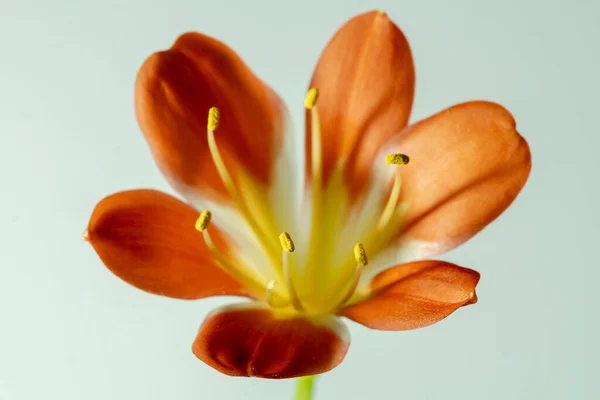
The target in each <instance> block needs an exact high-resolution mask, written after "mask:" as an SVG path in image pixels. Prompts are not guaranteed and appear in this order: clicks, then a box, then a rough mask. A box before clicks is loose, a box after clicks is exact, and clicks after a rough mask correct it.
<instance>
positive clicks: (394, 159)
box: [385, 153, 410, 165]
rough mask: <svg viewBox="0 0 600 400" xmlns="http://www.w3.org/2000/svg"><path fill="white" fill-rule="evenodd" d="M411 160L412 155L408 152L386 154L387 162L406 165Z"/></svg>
mask: <svg viewBox="0 0 600 400" xmlns="http://www.w3.org/2000/svg"><path fill="white" fill-rule="evenodd" d="M409 161H410V157H408V156H407V155H406V154H400V153H397V154H390V155H387V156H385V162H386V163H388V164H396V165H406V164H408V162H409Z"/></svg>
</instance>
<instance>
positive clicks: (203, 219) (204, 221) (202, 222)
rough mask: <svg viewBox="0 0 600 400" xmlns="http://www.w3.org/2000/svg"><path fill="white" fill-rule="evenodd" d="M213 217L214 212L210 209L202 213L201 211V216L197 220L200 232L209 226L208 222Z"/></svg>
mask: <svg viewBox="0 0 600 400" xmlns="http://www.w3.org/2000/svg"><path fill="white" fill-rule="evenodd" d="M211 218H212V214H211V212H210V211H208V210H204V211H202V213H200V217H199V218H198V220H197V221H196V229H197V230H199V231H200V232H204V230H205V229H206V228H207V227H208V224H210V219H211Z"/></svg>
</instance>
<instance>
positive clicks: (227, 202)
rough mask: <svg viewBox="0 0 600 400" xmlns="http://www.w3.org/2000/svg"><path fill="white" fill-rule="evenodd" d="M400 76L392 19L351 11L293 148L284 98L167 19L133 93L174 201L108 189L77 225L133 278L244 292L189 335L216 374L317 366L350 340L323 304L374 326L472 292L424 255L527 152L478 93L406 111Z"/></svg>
mask: <svg viewBox="0 0 600 400" xmlns="http://www.w3.org/2000/svg"><path fill="white" fill-rule="evenodd" d="M414 81H415V77H414V66H413V61H412V55H411V52H410V48H409V45H408V42H407V41H406V38H405V37H404V35H403V34H402V32H401V31H400V30H399V29H398V27H397V26H396V25H395V24H394V23H393V22H392V21H391V20H390V19H389V18H388V17H387V16H386V15H385V14H384V13H381V12H378V11H377V12H369V13H366V14H362V15H359V16H357V17H354V18H352V19H351V20H349V21H348V22H347V23H346V24H345V25H344V26H343V27H342V28H341V29H340V30H339V31H338V32H337V33H336V34H335V36H334V37H333V38H332V40H331V41H330V42H329V44H328V45H327V47H326V48H325V50H324V52H323V54H322V55H321V58H320V60H319V62H318V64H317V67H316V69H315V72H314V75H313V78H312V81H311V83H310V86H309V90H308V92H307V95H306V98H305V102H304V106H305V109H306V131H305V135H304V136H305V141H304V147H305V149H304V152H302V151H301V150H302V149H298V148H296V147H295V143H296V141H295V140H294V137H293V135H294V133H293V130H292V129H291V124H290V121H289V117H288V114H287V109H286V107H285V105H284V104H283V102H282V101H281V100H280V99H279V97H278V96H277V95H276V94H275V93H274V92H273V91H272V90H271V89H270V88H269V87H268V86H266V85H265V84H264V83H263V82H262V81H261V80H260V79H258V78H257V77H256V76H255V75H254V74H253V73H252V72H251V71H250V70H249V69H248V67H247V66H246V65H245V64H244V63H243V62H242V61H241V59H240V58H239V57H238V56H237V54H236V53H235V52H233V51H232V50H231V49H230V48H228V47H227V46H225V45H224V44H223V43H221V42H219V41H217V40H215V39H213V38H210V37H208V36H204V35H201V34H198V33H187V34H184V35H182V36H181V37H179V38H178V39H177V41H176V42H175V43H174V44H173V46H172V47H171V48H170V49H169V50H167V51H162V52H158V53H155V54H153V55H152V56H150V57H149V58H148V60H146V62H145V63H144V65H143V66H142V68H141V70H140V71H139V74H138V78H137V82H136V91H135V99H136V114H137V118H138V122H139V125H140V127H141V129H142V132H143V133H144V135H145V137H146V139H147V141H148V145H149V146H150V149H151V151H152V154H153V156H154V159H155V160H156V163H157V164H158V166H159V168H160V169H161V171H162V172H163V174H164V175H165V177H166V178H167V179H168V181H169V183H170V184H171V185H172V186H173V188H174V189H175V190H177V191H178V192H179V193H180V194H181V195H182V196H183V197H184V198H185V199H186V200H187V201H188V203H189V204H186V203H184V202H182V201H180V200H178V199H176V198H174V197H172V196H169V195H167V194H164V193H161V192H158V191H154V190H132V191H127V192H121V193H116V194H113V195H111V196H109V197H107V198H105V199H103V200H102V201H100V203H99V204H98V205H97V206H96V208H95V210H94V212H93V214H92V217H91V219H90V222H89V225H88V229H87V231H86V235H85V237H86V240H88V241H89V242H90V243H91V244H92V245H93V247H94V249H95V250H96V252H97V253H98V255H99V256H100V258H101V259H102V261H103V262H104V263H105V265H106V266H107V267H108V268H109V269H110V270H111V271H112V272H114V273H115V274H116V275H117V276H119V277H120V278H122V279H123V280H125V281H126V282H128V283H130V284H132V285H134V286H136V287H138V288H140V289H142V290H145V291H147V292H151V293H155V294H160V295H164V296H169V297H175V298H181V299H199V298H204V297H208V296H218V295H237V296H242V297H247V298H249V299H250V300H251V301H250V302H243V303H239V304H235V305H231V306H227V307H222V308H220V309H218V310H215V311H214V312H212V313H211V314H210V315H209V316H208V317H207V318H206V320H205V321H204V323H203V324H202V326H201V327H200V330H199V332H198V335H197V337H196V340H195V341H194V343H193V346H192V350H193V352H194V354H195V355H196V356H197V357H198V358H199V359H201V360H202V361H204V362H205V363H207V364H208V365H210V366H212V367H213V368H215V369H217V370H219V371H221V372H223V373H225V374H228V375H236V376H259V377H267V378H287V377H295V376H302V375H312V374H317V373H322V372H325V371H327V370H330V369H332V368H334V367H335V366H336V365H338V364H339V363H340V362H341V361H342V359H343V358H344V356H345V354H346V352H347V349H348V346H349V343H350V342H349V336H348V332H347V329H346V326H345V324H344V322H343V321H342V320H341V319H340V317H346V318H349V319H351V320H354V321H356V322H358V323H360V324H363V325H365V326H367V327H370V328H373V329H379V330H406V329H415V328H420V327H424V326H427V325H431V324H433V323H435V322H437V321H439V320H441V319H443V318H445V317H447V316H448V315H449V314H451V313H452V312H454V311H455V310H457V309H458V308H460V307H462V306H464V305H468V304H473V303H475V302H476V300H477V296H476V294H475V287H476V285H477V283H478V281H479V274H478V273H477V272H475V271H473V270H470V269H467V268H463V267H460V266H457V265H454V264H451V263H448V262H444V261H433V260H428V258H430V257H433V256H436V255H439V254H441V253H443V252H445V251H448V250H450V249H452V248H454V247H456V246H458V245H460V244H461V243H463V242H465V241H466V240H467V239H469V238H470V237H472V236H473V235H475V234H476V233H477V232H479V231H480V230H481V229H483V228H484V227H485V226H486V225H487V224H488V223H490V222H491V221H493V220H494V219H495V218H496V217H497V216H498V215H500V213H501V212H502V211H503V210H504V209H506V208H507V207H508V206H509V205H510V203H511V202H512V201H513V200H514V199H515V197H516V196H517V194H518V193H519V191H520V190H521V188H522V187H523V185H524V184H525V182H526V180H527V177H528V175H529V171H530V168H531V158H530V153H529V148H528V146H527V143H526V141H525V140H524V139H523V138H522V137H521V136H520V135H519V134H518V132H517V131H516V129H515V122H514V120H513V118H512V116H511V114H510V113H509V112H508V111H506V110H505V109H504V108H503V107H501V106H499V105H497V104H494V103H490V102H484V101H474V102H468V103H463V104H459V105H455V106H452V107H450V108H448V109H446V110H444V111H442V112H440V113H438V114H435V115H433V116H431V117H429V118H427V119H425V120H422V121H420V122H417V123H414V124H412V125H407V124H408V119H409V115H410V111H411V107H412V100H413V94H414ZM300 155H302V156H303V157H304V159H305V162H302V161H301V160H300V159H299V158H300Z"/></svg>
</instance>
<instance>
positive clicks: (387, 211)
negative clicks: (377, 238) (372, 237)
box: [377, 171, 402, 231]
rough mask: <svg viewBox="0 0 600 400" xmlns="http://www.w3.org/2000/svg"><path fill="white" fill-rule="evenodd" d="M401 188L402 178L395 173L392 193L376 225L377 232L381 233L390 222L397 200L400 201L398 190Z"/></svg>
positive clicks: (398, 173)
mask: <svg viewBox="0 0 600 400" xmlns="http://www.w3.org/2000/svg"><path fill="white" fill-rule="evenodd" d="M401 188H402V176H401V175H400V172H399V171H397V172H396V176H395V177H394V186H393V187H392V192H391V193H390V197H388V201H387V203H386V205H385V207H384V208H383V212H382V213H381V217H380V218H379V222H378V223H377V230H378V231H382V230H383V229H384V228H385V227H386V226H387V224H388V223H389V222H390V219H391V218H392V215H394V211H395V210H396V207H397V206H398V200H399V199H400V189H401Z"/></svg>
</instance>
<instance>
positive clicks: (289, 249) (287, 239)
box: [279, 232, 304, 311]
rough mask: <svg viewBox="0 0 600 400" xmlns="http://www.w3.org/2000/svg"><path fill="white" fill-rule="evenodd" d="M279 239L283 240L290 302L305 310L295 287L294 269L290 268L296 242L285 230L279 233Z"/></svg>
mask: <svg viewBox="0 0 600 400" xmlns="http://www.w3.org/2000/svg"><path fill="white" fill-rule="evenodd" d="M279 240H280V242H281V247H282V248H283V250H282V252H281V253H282V254H281V259H282V265H283V276H284V279H285V286H286V287H287V290H288V294H289V296H290V302H291V303H292V306H293V307H294V308H295V309H296V310H298V311H304V307H303V306H302V302H301V301H300V298H299V297H298V293H297V292H296V288H295V287H294V282H293V279H292V271H291V269H290V261H289V253H293V252H294V250H295V245H294V242H293V241H292V238H291V236H290V234H289V233H287V232H283V233H282V234H281V235H279Z"/></svg>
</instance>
